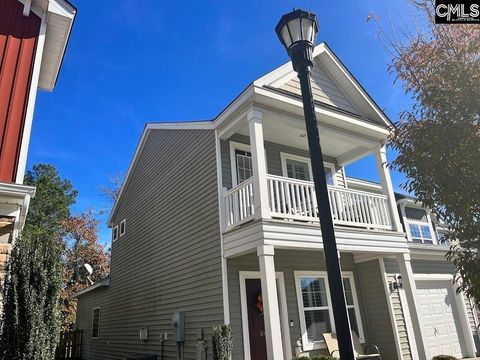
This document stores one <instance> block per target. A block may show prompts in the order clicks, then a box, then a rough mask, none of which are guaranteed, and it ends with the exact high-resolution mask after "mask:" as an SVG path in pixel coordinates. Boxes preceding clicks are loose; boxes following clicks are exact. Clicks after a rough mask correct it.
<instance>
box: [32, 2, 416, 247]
mask: <svg viewBox="0 0 480 360" xmlns="http://www.w3.org/2000/svg"><path fill="white" fill-rule="evenodd" d="M72 1H73V2H74V4H75V5H76V6H77V8H78V16H77V19H76V21H75V24H74V29H73V33H72V36H71V38H70V42H69V45H68V50H67V53H66V57H65V59H64V62H63V66H62V69H61V73H60V77H59V79H58V83H57V86H56V88H55V89H54V91H53V92H51V93H47V92H43V91H41V92H39V94H38V97H37V103H36V110H35V115H34V123H33V130H32V136H31V142H30V152H29V157H28V164H27V168H31V166H32V165H33V164H35V163H40V162H44V163H50V164H53V165H54V166H56V167H57V168H58V169H59V171H60V174H61V176H62V177H64V178H68V179H70V180H71V181H72V182H73V184H74V186H75V188H76V189H78V191H79V196H78V199H77V204H76V205H75V207H74V211H76V212H78V211H83V210H86V209H88V208H92V209H94V210H95V211H96V212H99V211H101V210H102V209H106V208H108V207H109V206H110V205H109V203H108V200H107V199H106V198H105V197H104V196H103V195H101V194H100V191H99V190H98V187H99V185H102V184H108V182H109V177H111V176H116V175H122V174H125V172H126V170H127V168H128V165H129V162H130V160H131V158H132V155H133V152H134V150H135V147H136V145H137V142H138V139H139V137H140V134H141V132H142V129H143V127H144V124H145V122H152V121H181V120H202V119H211V118H213V117H214V116H215V115H217V114H218V112H219V111H221V110H222V109H223V108H224V107H225V106H226V105H227V104H228V103H229V102H230V101H231V100H232V99H233V98H234V97H235V96H236V95H238V94H239V92H240V91H242V90H243V89H244V88H245V86H246V85H247V84H248V83H250V82H251V81H253V80H255V79H256V78H258V77H260V76H261V75H263V74H265V73H267V72H269V71H271V70H273V69H274V68H275V67H277V66H279V65H281V64H283V63H284V62H286V61H287V60H288V59H287V55H286V53H285V50H284V49H283V48H282V46H281V45H280V43H279V41H278V39H277V37H276V35H275V32H274V27H275V25H276V23H277V21H278V20H279V18H280V17H281V15H282V14H283V13H286V12H288V11H290V10H291V9H292V6H295V7H296V8H304V9H308V10H310V11H313V12H315V13H316V14H317V16H318V18H319V23H320V32H319V35H318V37H317V41H318V42H320V41H326V42H327V43H328V44H329V45H330V47H331V48H332V49H333V51H334V52H335V53H336V54H337V55H338V56H339V57H340V58H341V59H342V61H343V62H344V64H345V65H346V66H347V67H348V68H349V69H350V71H351V72H352V73H353V74H354V75H355V76H356V78H357V79H358V80H359V81H360V83H361V84H362V85H363V86H364V87H365V89H366V90H367V91H368V92H369V93H370V95H371V96H372V97H373V98H374V99H375V100H376V102H377V103H378V104H379V105H380V107H382V108H384V109H385V111H386V113H387V114H388V115H389V116H390V118H391V119H392V120H394V121H396V120H397V119H398V114H399V112H400V111H401V110H402V109H405V108H406V107H408V106H409V104H410V99H409V97H407V96H406V95H404V93H403V90H402V89H401V88H400V86H399V85H394V84H393V80H394V77H393V75H389V74H388V72H387V64H388V63H389V57H388V54H387V52H386V51H385V49H384V48H383V45H382V42H381V41H380V40H379V39H378V37H377V32H378V28H377V27H376V26H375V25H373V24H372V23H367V22H366V18H367V15H368V14H369V12H370V11H372V10H373V11H375V12H376V13H377V14H378V16H379V19H380V21H381V22H382V23H384V24H385V25H386V26H387V27H389V26H390V25H389V24H390V22H391V23H393V24H394V25H398V24H400V25H401V23H402V21H404V20H405V19H408V13H407V12H406V10H407V6H406V4H405V2H404V1H399V0H388V1H387V0H359V1H352V0H348V1H338V0H337V1H333V0H331V1H327V0H322V1H320V0H316V1H284V0H275V1H273V0H270V1H262V0H243V1H222V2H220V1H194V0H189V1H158V0H155V1H151V0H140V1H139V0H118V1H114V2H112V1H91V0H72ZM402 14H407V15H402ZM402 19H403V20H402ZM394 156H395V154H394V153H392V152H390V153H389V159H390V160H391V159H393V157H394ZM347 171H348V175H350V176H355V177H361V178H365V179H372V180H375V179H377V178H378V175H377V172H376V170H375V168H374V161H373V159H371V158H367V159H365V160H363V161H360V162H358V163H356V164H354V165H353V166H350V167H349V168H348V170H347ZM402 181H403V177H402V176H401V175H400V174H397V173H393V182H394V185H395V187H396V189H398V187H399V185H400V183H401V182H402ZM106 218H107V215H105V214H104V215H102V216H100V221H101V231H100V241H102V242H104V243H109V242H110V231H109V229H108V228H107V227H106V225H105V222H106Z"/></svg>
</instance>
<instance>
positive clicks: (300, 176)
mask: <svg viewBox="0 0 480 360" xmlns="http://www.w3.org/2000/svg"><path fill="white" fill-rule="evenodd" d="M280 157H281V161H282V172H283V176H286V177H289V178H292V179H297V180H305V181H312V180H313V175H312V165H311V163H310V159H309V158H306V157H302V156H297V155H292V154H287V153H281V154H280ZM323 167H324V169H325V178H326V180H327V185H335V178H334V175H335V166H334V165H333V164H330V163H324V164H323Z"/></svg>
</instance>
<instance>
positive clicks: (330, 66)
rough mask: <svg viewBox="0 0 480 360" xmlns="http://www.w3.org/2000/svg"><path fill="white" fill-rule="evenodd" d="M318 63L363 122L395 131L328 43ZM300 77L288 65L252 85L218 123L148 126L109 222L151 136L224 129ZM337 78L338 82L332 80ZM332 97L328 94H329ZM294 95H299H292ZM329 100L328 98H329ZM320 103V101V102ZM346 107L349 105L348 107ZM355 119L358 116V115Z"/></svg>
mask: <svg viewBox="0 0 480 360" xmlns="http://www.w3.org/2000/svg"><path fill="white" fill-rule="evenodd" d="M313 56H314V59H315V62H316V64H315V66H317V67H318V68H319V71H320V72H322V71H323V72H325V74H326V76H327V77H328V78H329V79H330V80H331V81H332V86H335V87H336V89H330V91H332V92H334V91H337V92H341V93H342V94H343V96H344V97H345V99H346V101H347V102H351V105H352V107H353V110H357V111H358V112H359V113H360V114H356V115H357V117H360V118H362V119H363V120H365V119H366V120H369V121H371V122H374V123H375V125H376V126H375V127H376V128H379V127H381V128H383V129H385V128H391V127H392V125H393V124H392V122H391V121H390V119H389V118H388V117H387V116H386V115H385V114H384V112H383V111H382V110H381V109H380V108H379V107H378V105H377V104H376V103H375V101H374V100H373V99H372V98H371V97H370V96H369V95H368V94H367V92H366V91H365V89H364V88H363V87H362V86H361V85H360V83H359V82H358V81H357V80H356V79H355V77H354V76H353V75H352V74H351V73H350V72H349V71H348V69H347V68H346V67H345V65H344V64H343V63H342V62H341V61H340V59H338V57H337V56H336V55H335V54H334V53H333V51H332V50H331V49H330V48H329V47H328V45H327V44H326V43H321V44H319V45H317V46H316V47H315V49H314V51H313ZM296 77H297V74H296V73H295V71H294V70H293V67H292V64H291V62H290V61H289V62H287V63H285V64H283V65H282V66H280V67H278V68H276V69H275V70H273V71H271V72H269V73H268V74H266V75H264V76H262V77H260V78H258V79H257V80H255V81H254V82H252V83H250V84H249V85H248V86H247V87H246V88H245V89H244V90H243V91H242V92H241V93H240V94H239V95H238V96H237V97H236V98H235V99H233V100H232V101H231V102H230V103H229V104H228V105H227V106H226V107H225V108H224V109H223V110H222V111H221V112H220V113H219V114H218V115H217V116H216V117H215V118H214V119H212V120H206V121H186V122H160V123H147V124H146V125H145V128H144V131H143V133H142V136H141V138H140V141H139V143H138V145H137V148H136V150H135V154H134V155H133V159H132V161H131V163H130V165H129V168H128V171H127V174H126V177H125V180H124V182H123V184H122V187H121V189H120V192H119V194H118V197H117V200H116V201H115V204H114V206H113V209H112V211H111V213H110V216H109V218H108V221H107V223H108V225H109V226H112V220H113V216H114V215H115V213H116V210H117V207H118V203H119V202H120V200H121V198H122V195H123V192H124V190H125V188H126V186H127V185H128V181H129V177H130V175H131V172H132V171H133V169H134V168H135V164H136V162H137V160H138V157H139V156H140V154H141V152H142V149H143V146H144V144H145V143H146V141H147V138H148V134H149V133H150V131H151V130H155V129H163V130H174V129H197V130H214V129H216V128H217V127H218V126H220V125H221V124H222V123H223V122H224V121H225V120H227V119H228V118H229V117H231V114H233V113H234V112H235V111H236V110H237V109H239V108H241V107H242V106H243V105H244V104H246V103H248V102H249V101H252V100H253V99H255V96H256V95H257V92H256V91H257V90H258V89H259V88H262V89H267V90H268V91H272V90H275V91H285V92H287V93H288V90H284V89H282V86H283V85H285V84H288V82H289V81H292V80H293V79H295V78H296ZM332 78H334V80H333V79H332ZM327 93H328V91H327ZM292 94H293V95H296V94H294V93H292ZM326 95H327V98H328V94H326ZM317 102H318V101H317ZM344 104H345V103H344ZM325 105H326V106H330V107H336V106H335V104H333V105H332V104H328V103H325ZM336 110H337V111H339V112H347V113H351V111H349V110H348V109H344V108H341V107H336ZM354 115H355V114H354Z"/></svg>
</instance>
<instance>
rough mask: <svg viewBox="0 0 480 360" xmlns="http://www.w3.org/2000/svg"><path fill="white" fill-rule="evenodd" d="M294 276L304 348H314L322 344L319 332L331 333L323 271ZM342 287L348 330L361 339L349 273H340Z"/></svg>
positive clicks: (355, 301) (355, 300) (351, 276)
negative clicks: (345, 303)
mask: <svg viewBox="0 0 480 360" xmlns="http://www.w3.org/2000/svg"><path fill="white" fill-rule="evenodd" d="M295 279H296V282H297V293H298V296H299V298H298V302H299V311H300V314H301V319H300V325H301V330H302V340H303V344H304V350H312V349H318V348H320V347H322V344H323V336H322V335H323V334H324V333H331V332H335V328H334V327H335V324H334V323H333V312H332V311H333V310H332V304H331V299H330V293H329V290H328V281H327V274H326V273H324V272H311V273H305V272H295ZM343 286H344V289H345V299H346V302H347V310H348V316H349V319H350V326H351V329H352V330H353V331H355V333H356V334H357V335H358V336H359V338H360V339H362V338H363V330H362V327H361V319H360V311H359V307H358V302H357V297H356V294H355V284H354V280H353V275H352V274H351V273H345V274H344V277H343Z"/></svg>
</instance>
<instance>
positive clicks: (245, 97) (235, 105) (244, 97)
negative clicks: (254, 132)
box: [213, 83, 255, 129]
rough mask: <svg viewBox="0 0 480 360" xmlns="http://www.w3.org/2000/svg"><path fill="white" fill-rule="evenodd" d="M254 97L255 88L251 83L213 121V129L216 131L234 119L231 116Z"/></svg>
mask: <svg viewBox="0 0 480 360" xmlns="http://www.w3.org/2000/svg"><path fill="white" fill-rule="evenodd" d="M254 95H255V86H254V85H253V83H251V84H249V85H248V86H247V87H246V88H245V89H244V90H243V91H242V92H241V93H240V95H238V96H237V97H236V98H235V99H234V100H233V101H232V102H231V103H230V104H228V105H227V107H225V109H223V110H222V111H221V112H220V113H219V114H218V115H217V116H216V117H215V118H214V119H213V123H214V125H215V129H218V128H219V127H220V125H222V124H223V123H224V122H228V121H229V120H231V119H234V118H235V116H233V115H234V114H236V113H237V111H238V110H239V109H242V108H243V107H244V106H245V104H248V103H249V102H251V101H252V99H253V97H254Z"/></svg>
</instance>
